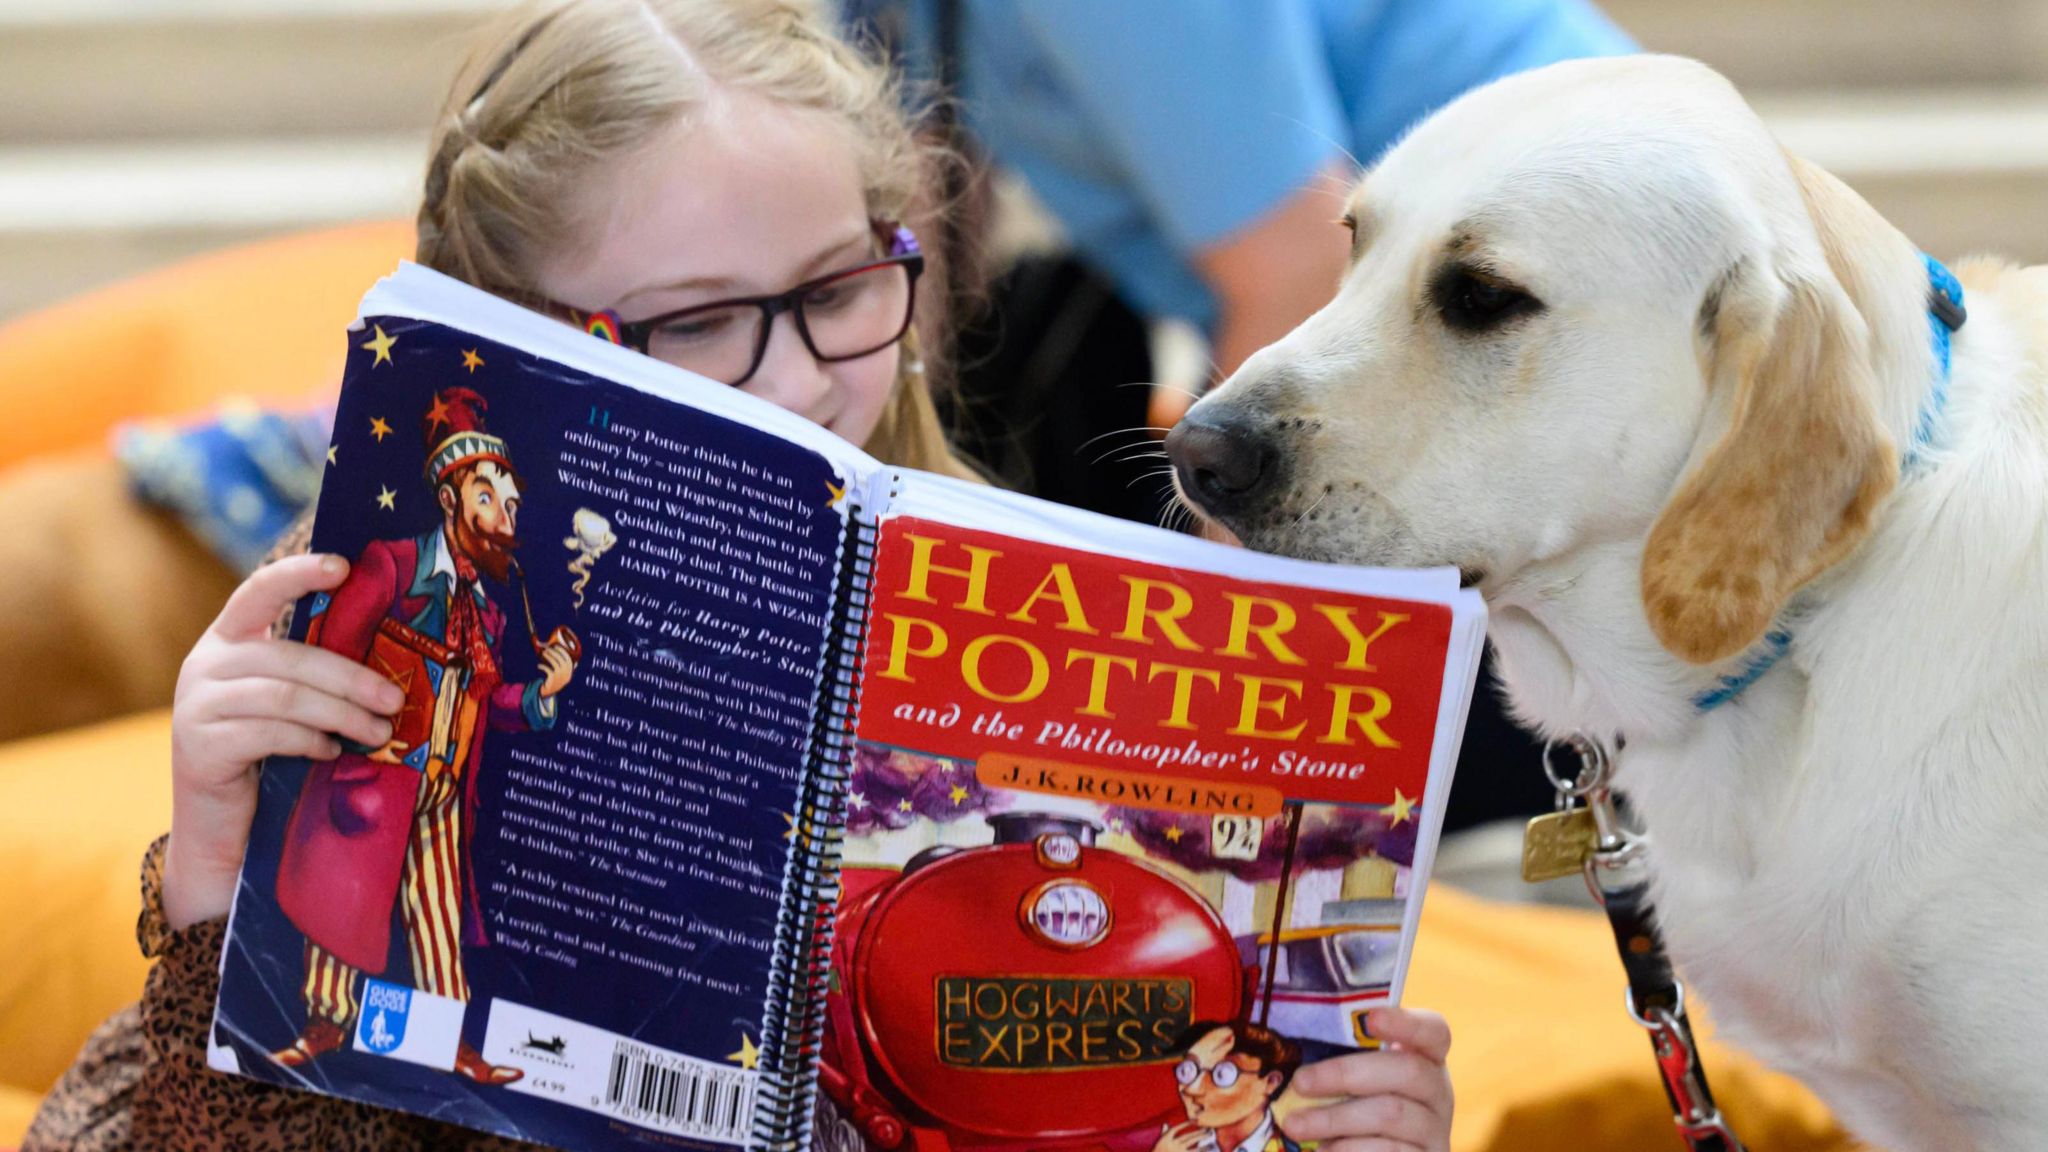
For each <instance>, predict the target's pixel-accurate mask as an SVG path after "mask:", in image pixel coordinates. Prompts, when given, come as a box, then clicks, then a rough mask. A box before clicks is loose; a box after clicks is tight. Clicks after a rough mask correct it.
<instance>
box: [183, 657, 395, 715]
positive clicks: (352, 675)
mask: <svg viewBox="0 0 2048 1152" xmlns="http://www.w3.org/2000/svg"><path fill="white" fill-rule="evenodd" d="M210 674H211V675H212V677H213V678H214V679H215V680H220V681H234V680H239V679H244V678H254V679H269V680H290V681H294V682H296V683H300V684H304V685H305V686H307V687H308V688H311V689H313V690H315V691H317V692H325V693H326V694H328V695H329V696H338V697H340V698H341V699H344V700H348V701H351V702H353V703H355V704H357V705H358V706H360V707H363V708H367V709H369V710H370V711H372V712H375V713H378V714H380V715H384V716H389V715H391V714H392V713H394V712H397V711H398V709H399V707H400V706H401V705H403V704H404V703H405V693H404V692H401V691H399V688H398V685H396V684H393V683H392V682H391V681H389V680H387V679H385V678H384V677H383V676H381V675H379V674H378V673H376V672H374V671H372V670H370V669H369V668H368V667H366V666H364V665H362V664H359V663H357V662H355V661H354V660H351V659H349V658H348V657H346V656H342V655H339V654H337V653H334V652H329V651H328V650H327V649H325V648H317V647H314V646H313V645H311V644H300V643H296V642H294V641H291V640H258V641H254V642H252V643H245V644H237V645H234V646H233V647H232V648H231V649H230V650H228V651H227V653H226V654H225V655H224V656H222V657H221V660H220V663H219V665H218V666H217V667H215V668H213V669H210Z"/></svg>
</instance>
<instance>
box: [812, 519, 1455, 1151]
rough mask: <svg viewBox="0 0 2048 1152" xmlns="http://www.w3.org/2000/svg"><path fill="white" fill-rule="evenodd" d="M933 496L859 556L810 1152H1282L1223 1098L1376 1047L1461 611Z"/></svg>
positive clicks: (1307, 573) (1277, 1114) (1441, 754)
mask: <svg viewBox="0 0 2048 1152" xmlns="http://www.w3.org/2000/svg"><path fill="white" fill-rule="evenodd" d="M918 479H919V480H922V479H923V478H918ZM939 495H940V496H941V497H945V498H941V499H932V500H929V501H926V502H923V503H919V502H916V501H914V500H904V501H902V502H901V503H900V504H899V505H898V506H899V507H900V508H901V509H902V510H903V514H901V515H894V516H887V517H885V518H884V519H883V520H882V521H881V524H880V527H879V531H878V534H877V540H876V555H875V560H874V564H873V571H872V576H871V578H870V581H869V585H868V597H867V611H866V618H867V627H866V634H865V659H864V663H863V666H862V667H863V671H862V675H861V680H860V691H859V694H858V695H859V720H858V741H857V745H856V753H855V757H854V766H853V771H852V774H851V777H850V780H849V785H848V789H847V792H846V796H845V801H846V824H845V830H846V838H845V842H844V850H843V871H842V873H841V876H842V885H843V896H842V899H841V902H840V905H839V911H838V918H837V924H836V929H837V936H836V940H835V943H834V947H833V951H832V972H831V987H832V989H833V992H832V994H831V996H830V997H829V1011H828V1015H827V1024H826V1052H825V1059H824V1070H823V1072H822V1074H821V1080H820V1083H821V1091H822V1095H823V1096H824V1097H825V1098H826V1100H828V1101H829V1102H830V1104H831V1105H832V1107H830V1108H828V1109H825V1110H823V1112H822V1114H821V1116H822V1118H821V1123H822V1124H823V1125H825V1131H824V1133H823V1142H824V1144H825V1145H826V1146H832V1145H833V1144H834V1143H835V1137H836V1138H838V1140H839V1141H841V1142H846V1141H851V1140H853V1139H858V1140H861V1141H864V1142H865V1143H867V1144H869V1145H870V1146H879V1147H903V1148H908V1147H912V1146H915V1147H918V1148H968V1147H976V1148H1022V1147H1033V1148H1044V1147H1074V1148H1106V1149H1108V1148H1116V1149H1122V1148H1131V1149H1149V1148H1151V1147H1152V1146H1153V1144H1154V1143H1155V1141H1156V1140H1157V1139H1158V1138H1159V1137H1160V1134H1161V1132H1162V1130H1163V1129H1165V1128H1168V1127H1173V1126H1179V1125H1182V1124H1183V1123H1186V1122H1193V1123H1194V1124H1196V1125H1197V1126H1199V1127H1202V1128H1204V1129H1205V1130H1207V1131H1208V1132H1209V1134H1210V1135H1212V1136H1213V1137H1215V1138H1217V1139H1219V1140H1220V1139H1221V1138H1222V1137H1223V1136H1224V1135H1231V1134H1235V1133H1236V1132H1237V1131H1238V1130H1240V1129H1243V1128H1246V1127H1248V1126H1252V1125H1255V1124H1258V1123H1267V1124H1270V1125H1271V1136H1272V1138H1273V1139H1277V1140H1279V1141H1281V1145H1279V1146H1283V1147H1291V1146H1292V1145H1291V1143H1290V1142H1288V1141H1287V1138H1286V1135H1285V1115H1286V1113H1287V1111H1288V1110H1289V1108H1290V1107H1291V1106H1292V1104H1293V1100H1292V1098H1291V1096H1290V1095H1289V1094H1288V1093H1287V1092H1285V1091H1280V1090H1271V1085H1272V1084H1274V1083H1277V1082H1282V1081H1284V1080H1285V1076H1284V1075H1280V1076H1260V1077H1257V1078H1254V1079H1251V1080H1246V1081H1244V1082H1242V1083H1240V1084H1233V1085H1230V1086H1227V1087H1225V1086H1221V1082H1220V1081H1219V1080H1218V1079H1217V1074H1216V1072H1215V1069H1214V1067H1212V1066H1210V1065H1211V1064H1212V1063H1213V1061H1214V1059H1215V1058H1216V1057H1215V1053H1216V1052H1218V1051H1230V1050H1236V1051H1239V1052H1240V1053H1249V1052H1252V1051H1255V1050H1257V1051H1264V1052H1267V1053H1268V1054H1269V1055H1271V1056H1273V1057H1274V1058H1275V1060H1277V1062H1278V1063H1281V1064H1284V1065H1286V1067H1284V1068H1282V1069H1280V1071H1283V1072H1291V1069H1292V1067H1293V1066H1295V1065H1298V1063H1300V1062H1302V1061H1305V1060H1312V1059H1316V1058H1319V1057H1321V1056H1324V1055H1329V1054H1332V1053H1334V1052H1335V1051H1337V1050H1340V1049H1343V1048H1348V1047H1360V1046H1369V1045H1370V1044H1371V1039H1370V1037H1369V1036H1368V1035H1367V1034H1366V1032H1365V1029H1364V1027H1363V1020H1364V1014H1365V1011H1366V1010H1367V1009H1369V1008H1371V1007H1374V1006H1378V1005H1382V1004H1386V1003H1389V1002H1391V1001H1393V1000H1394V999H1396V998H1397V997H1398V993H1399V986H1400V982H1401V978H1402V976H1403V974H1404V969H1405V965H1406V959H1407V955H1408V946H1409V943H1410V941H1411V939H1412V933H1413V928H1414V923H1415V920H1414V917H1415V914H1416V913H1418V912H1419V907H1420V905H1419V899H1420V894H1421V885H1420V883H1419V882H1418V877H1419V876H1422V875H1425V874H1426V872H1427V866H1428V861H1427V857H1428V854H1429V852H1430V850H1431V849H1432V848H1433V846H1434V842H1435V830H1436V826H1437V823H1438V821H1439V820H1440V818H1441V812H1440V808H1441V799H1442V793H1443V792H1444V790H1445V789H1446V788H1447V786H1448V783H1449V780H1448V764H1449V763H1450V762H1451V761H1452V760H1454V759H1455V753H1456V744H1457V739H1458V732H1459V729H1460V725H1461V724H1462V720H1463V716H1464V708H1465V703H1466V702H1467V700H1468V699H1469V691H1470V677H1471V671H1470V669H1471V662H1472V659H1473V658H1474V657H1476V651H1475V649H1476V643H1477V641H1476V634H1475V633H1474V631H1473V623H1474V621H1473V619H1472V606H1471V605H1470V604H1469V603H1468V602H1465V601H1463V600H1461V599H1460V598H1459V597H1458V596H1457V595H1456V594H1455V593H1454V592H1453V593H1451V594H1437V595H1434V596H1426V597H1419V596H1403V595H1391V594H1385V593H1381V594H1374V593H1371V592H1369V591H1359V590H1347V589H1346V588H1345V587H1343V586H1341V584H1329V585H1316V584H1309V583H1304V582H1302V581H1303V580H1305V579H1316V578H1318V577H1325V578H1326V577H1327V576H1328V575H1329V574H1330V572H1334V571H1335V570H1322V569H1321V568H1320V566H1315V565H1303V564H1295V563H1290V562H1285V561H1273V560H1271V559H1270V558H1264V557H1251V556H1249V555H1245V554H1237V555H1238V556H1239V557H1240V558H1241V562H1239V563H1237V564H1235V565H1232V566H1231V567H1232V568H1234V569H1235V570H1234V571H1225V570H1218V569H1217V568H1214V567H1203V568H1195V567H1190V566H1187V565H1186V564H1185V563H1176V562H1175V561H1176V559H1177V558H1176V557H1173V556H1166V555H1160V556H1159V559H1158V560H1147V559H1142V558H1138V557H1136V556H1133V555H1132V554H1131V553H1132V552H1134V551H1140V550H1142V549H1144V548H1145V547H1146V545H1148V544H1151V543H1154V542H1155V541H1154V540H1153V538H1152V537H1150V536H1149V535H1147V536H1146V537H1145V538H1144V539H1142V540H1140V541H1139V542H1138V543H1137V544H1136V545H1135V546H1134V545H1132V544H1131V543H1130V542H1129V541H1128V540H1126V541H1125V542H1124V545H1123V547H1122V548H1121V549H1119V548H1117V546H1116V544H1115V543H1113V541H1115V540H1116V537H1114V536H1110V535H1101V536H1097V535H1096V532H1095V530H1096V529H1098V528H1101V527H1104V526H1105V522H1101V521H1094V520H1091V519H1084V518H1081V517H1077V516H1068V515H1066V514H1061V515H1059V516H1058V517H1055V519H1057V520H1058V521H1060V524H1059V525H1058V526H1057V527H1058V528H1059V529H1061V530H1056V531H1051V532H1042V531H1040V532H1033V531H1031V530H1030V528H1029V523H1030V521H1029V519H1028V518H1027V519H1026V520H1023V521H1020V524H1022V525H1024V528H1023V531H1020V532H1018V533H1017V534H1008V533H1004V532H998V531H992V530H988V529H986V528H983V527H965V526H963V525H964V524H966V523H973V524H977V525H986V524H1000V523H1004V521H1003V519H1001V518H1000V516H999V515H996V516H991V515H987V514H976V513H977V512H985V511H992V510H981V509H973V508H969V507H955V508H950V509H948V508H947V504H948V503H949V502H950V497H951V496H952V495H953V494H951V493H941V494H939ZM960 498H961V499H962V500H965V501H966V502H967V503H968V504H970V505H971V504H975V503H988V504H993V505H1000V504H1002V503H1004V502H1005V501H1007V500H1010V499H1011V498H1008V497H1003V496H1000V495H997V494H990V495H987V496H975V495H970V494H961V496H960ZM1026 533H1029V534H1026ZM1161 535H1163V534H1161ZM1055 541H1063V542H1055ZM1064 541H1071V542H1064ZM1188 543H1189V545H1190V547H1191V548H1192V549H1193V550H1194V551H1193V553H1192V554H1193V555H1196V556H1201V557H1204V558H1206V559H1213V558H1214V557H1215V556H1217V555H1219V554H1222V553H1223V550H1221V549H1210V548H1206V546H1202V545H1199V544H1195V543H1194V542H1188ZM1162 560H1163V561H1167V562H1160V561H1162ZM1353 587H1354V588H1356V587H1357V585H1356V583H1355V582H1354V585H1353ZM1447 671H1448V672H1449V673H1452V674H1456V676H1457V678H1456V679H1455V680H1451V679H1450V678H1449V677H1448V676H1447ZM1276 1044H1277V1045H1278V1047H1275V1046H1274V1045H1276ZM1238 1063H1239V1064H1240V1067H1242V1066H1244V1062H1243V1061H1242V1060H1240V1061H1238ZM1252 1063H1258V1061H1256V1060H1255V1061H1252ZM1262 1066H1263V1065H1262ZM1267 1071H1268V1072H1271V1071H1273V1069H1271V1068H1268V1069H1267ZM1230 1074H1231V1075H1233V1076H1234V1075H1237V1072H1236V1071H1232V1072H1231V1073H1230ZM1055 1104H1056V1106H1054V1105H1055ZM1234 1144H1235V1141H1234V1140H1233V1141H1230V1142H1227V1143H1226V1144H1225V1146H1226V1147H1227V1146H1233V1145H1234ZM1274 1146H1275V1145H1270V1144H1269V1145H1267V1147H1274Z"/></svg>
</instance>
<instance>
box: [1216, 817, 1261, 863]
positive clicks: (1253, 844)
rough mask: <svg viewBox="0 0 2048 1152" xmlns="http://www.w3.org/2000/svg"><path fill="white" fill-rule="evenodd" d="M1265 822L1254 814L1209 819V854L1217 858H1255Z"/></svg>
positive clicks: (1257, 855)
mask: <svg viewBox="0 0 2048 1152" xmlns="http://www.w3.org/2000/svg"><path fill="white" fill-rule="evenodd" d="M1265 831H1266V822H1265V821H1264V820H1261V819H1259V818H1258V817H1256V816H1215V817H1212V818H1211V819H1210V821H1209V855H1211V856H1213V857H1215V858H1216V859H1218V860H1257V859H1258V858H1259V838H1260V837H1261V836H1263V835H1264V834H1265Z"/></svg>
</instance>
